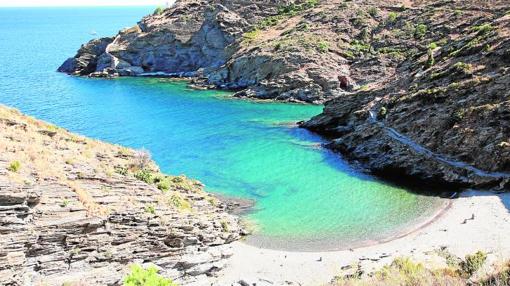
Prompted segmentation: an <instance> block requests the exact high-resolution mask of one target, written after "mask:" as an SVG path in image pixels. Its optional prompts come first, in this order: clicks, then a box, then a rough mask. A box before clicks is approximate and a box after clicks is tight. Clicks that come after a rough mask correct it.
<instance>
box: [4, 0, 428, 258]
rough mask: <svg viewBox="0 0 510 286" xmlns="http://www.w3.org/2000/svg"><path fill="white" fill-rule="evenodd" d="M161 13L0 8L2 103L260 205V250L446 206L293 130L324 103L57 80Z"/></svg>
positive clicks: (345, 242)
mask: <svg viewBox="0 0 510 286" xmlns="http://www.w3.org/2000/svg"><path fill="white" fill-rule="evenodd" d="M153 8H154V7H144V8H140V7H137V8H21V9H19V8H18V9H15V8H8V9H0V26H1V27H2V29H1V30H0V51H1V53H0V103H1V104H5V105H9V106H13V107H16V108H18V109H20V110H21V111H23V112H25V113H27V114H29V115H32V116H35V117H38V118H40V119H43V120H46V121H50V122H52V123H54V124H57V125H59V126H62V127H64V128H67V129H69V130H71V131H73V132H77V133H80V134H83V135H86V136H89V137H93V138H98V139H102V140H106V141H109V142H112V143H117V144H122V145H126V146H129V147H133V148H146V149H148V150H149V151H150V152H151V153H152V154H153V158H154V159H155V160H156V161H157V162H158V163H159V164H160V166H161V168H162V170H163V171H165V172H168V173H172V174H186V175H187V176H189V177H193V178H197V179H199V180H201V181H202V182H204V183H205V184H206V186H207V189H208V190H209V191H212V192H217V193H221V194H227V195H233V196H239V197H244V198H251V199H255V200H256V201H257V206H256V210H257V211H256V212H255V213H253V214H251V215H249V216H248V218H249V219H250V220H252V221H253V222H254V223H256V224H257V225H258V232H257V234H256V235H255V236H253V237H252V238H250V241H251V242H253V243H257V244H259V245H264V246H269V247H278V248H290V249H305V248H306V249H318V248H340V247H348V246H349V245H351V244H352V243H353V242H355V241H360V240H373V239H381V238H385V237H387V236H388V235H391V234H393V233H394V232H395V231H396V230H398V229H401V228H403V227H408V226H410V225H411V224H413V223H415V222H416V220H419V219H421V218H423V217H424V216H427V215H429V214H430V213H431V212H433V211H434V209H435V206H437V204H438V201H437V200H436V199H434V198H430V197H423V196H417V195H414V194H411V193H409V192H407V191H406V190H404V189H402V188H398V187H395V186H392V185H388V184H385V183H382V182H379V181H377V180H375V179H374V178H372V177H369V176H366V175H363V174H361V173H359V172H358V171H357V170H355V169H353V168H351V167H350V166H349V165H348V164H347V163H346V162H344V161H343V160H341V158H340V157H339V156H337V155H335V154H332V153H331V152H329V151H327V150H325V149H322V148H318V146H317V145H318V144H319V143H321V142H322V141H321V139H320V138H319V137H317V136H315V135H313V134H311V133H309V132H307V131H305V130H302V129H298V128H295V127H292V126H290V125H289V124H287V123H289V122H296V121H299V120H305V119H308V118H310V117H311V116H313V115H316V114H318V113H320V111H321V107H319V106H305V105H293V104H282V103H255V102H251V101H243V100H235V99H230V98H229V97H228V96H229V94H227V93H223V92H217V91H193V90H189V89H187V88H186V84H185V83H184V82H175V81H169V80H162V79H127V78H125V79H117V80H103V79H87V78H75V77H70V76H67V75H63V74H59V73H56V72H55V70H56V69H57V68H58V66H59V65H60V64H61V63H62V62H63V61H64V60H65V59H66V58H67V57H69V56H72V55H74V54H75V52H76V50H77V49H78V48H79V46H80V44H82V43H85V42H86V41H88V40H90V39H92V38H93V37H94V36H92V35H91V32H92V31H94V32H96V33H97V36H111V35H113V34H115V33H116V32H117V31H118V30H120V29H122V28H124V27H128V26H133V25H134V24H135V23H136V22H137V21H138V20H139V19H140V18H141V17H142V16H143V15H145V14H148V13H150V12H151V11H152V10H153Z"/></svg>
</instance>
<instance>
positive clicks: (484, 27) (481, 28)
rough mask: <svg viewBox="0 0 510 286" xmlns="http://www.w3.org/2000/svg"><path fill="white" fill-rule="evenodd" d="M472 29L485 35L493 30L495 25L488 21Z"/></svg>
mask: <svg viewBox="0 0 510 286" xmlns="http://www.w3.org/2000/svg"><path fill="white" fill-rule="evenodd" d="M471 29H472V30H473V31H475V32H478V35H485V34H487V33H489V32H492V31H493V30H494V27H493V26H492V25H491V24H488V23H486V24H482V25H479V26H474V27H473V28H471Z"/></svg>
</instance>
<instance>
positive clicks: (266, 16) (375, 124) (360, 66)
mask: <svg viewBox="0 0 510 286" xmlns="http://www.w3.org/2000/svg"><path fill="white" fill-rule="evenodd" d="M204 3H205V2H197V1H190V0H188V1H184V0H183V1H179V2H178V4H177V6H176V7H175V8H171V9H167V10H165V12H164V13H163V14H162V15H159V16H158V15H155V16H148V17H146V18H144V20H142V22H141V23H140V24H139V25H138V26H137V27H135V28H133V29H130V30H128V31H124V32H121V33H120V34H119V35H118V36H117V37H116V38H115V40H114V41H113V43H112V44H110V45H108V46H107V48H105V53H104V54H106V55H104V54H103V55H101V56H99V57H100V58H102V59H100V60H97V62H100V63H115V64H114V65H113V66H109V67H107V68H105V67H106V66H107V65H103V64H101V65H96V70H95V72H93V73H91V74H90V75H92V76H94V75H100V76H112V75H133V74H143V72H152V74H153V75H161V74H158V72H167V73H171V74H175V73H180V74H185V75H189V76H194V77H195V79H194V80H193V84H195V85H205V86H211V87H214V88H225V89H231V90H235V91H236V94H235V96H238V97H250V98H260V99H276V100H282V101H298V102H310V103H323V102H325V101H328V100H329V101H328V102H327V103H326V107H325V110H324V113H323V114H321V115H319V116H317V117H315V118H314V119H312V120H311V121H309V122H306V123H305V124H303V127H306V128H309V129H310V130H313V131H316V132H318V133H320V134H323V135H325V136H328V137H329V138H331V139H332V143H331V144H330V145H329V147H331V148H332V149H334V150H337V151H339V152H341V153H342V154H344V156H346V157H348V158H351V159H353V160H357V161H360V162H361V163H362V164H363V165H364V166H366V167H367V169H369V170H371V171H372V172H374V173H376V174H378V175H381V176H384V177H392V178H398V179H402V178H412V179H416V178H418V179H420V180H422V181H426V182H428V183H431V184H441V185H442V184H445V183H446V184H448V185H450V186H454V187H480V188H496V189H508V188H509V187H508V185H509V183H508V181H509V180H510V179H509V178H510V169H509V168H510V167H509V166H510V163H509V161H508V160H509V159H508V158H509V149H508V148H509V144H510V143H509V142H510V141H509V140H510V139H509V137H510V136H509V130H508V128H507V126H508V118H507V117H508V116H507V113H508V100H509V95H508V92H507V91H506V90H507V87H508V78H507V67H508V57H509V56H508V49H509V47H508V41H507V36H508V22H509V19H508V17H509V16H508V13H507V7H506V5H505V4H506V3H505V1H492V2H491V3H490V4H487V3H486V2H484V1H470V2H469V3H467V2H466V1H377V0H372V1H341V0H338V1H313V0H310V1H285V2H284V1H265V2H264V1H256V2H252V1H251V2H249V3H247V2H246V1H214V2H213V3H212V4H210V5H209V4H208V5H205V4H204ZM265 3H271V5H264V4H265ZM183 18H184V19H187V20H188V21H190V25H188V26H186V27H187V28H186V29H184V30H179V27H183V25H182V23H183V20H182V19H183ZM446 19H448V20H446ZM161 31H167V32H165V33H160V32H161ZM208 33H211V34H210V35H209V34H208ZM162 35H164V36H162ZM213 38H214V40H207V39H213ZM166 39H169V40H168V41H170V42H171V43H172V44H171V45H167V44H166V43H168V42H165V41H167V40H166ZM92 46H97V47H101V46H102V45H100V44H92ZM198 47H205V48H203V49H202V50H201V52H198V51H197V48H198ZM204 49H205V50H206V51H204ZM89 50H91V49H90V48H88V49H84V51H85V52H81V53H78V55H77V56H76V57H75V59H74V60H69V61H70V62H71V63H74V62H76V61H77V62H80V59H81V58H82V57H84V58H85V59H87V58H91V57H89V55H91V54H94V53H93V52H89ZM156 50H157V52H155V51H156ZM201 53H202V54H201ZM153 54H154V55H156V56H155V57H153V56H152V55H153ZM194 55H199V56H197V57H198V58H200V60H196V58H197V57H195V56H194ZM146 57H147V59H149V60H145V61H144V60H143V59H145V58H146ZM92 58H93V57H92ZM103 58H104V59H103ZM109 59H110V60H109ZM152 59H157V60H155V61H153V60H152ZM91 62H93V61H91ZM156 62H157V63H156ZM85 63H86V61H85ZM68 65H70V64H69V63H68ZM81 66H88V65H87V64H81ZM142 70H143V72H142ZM76 71H79V69H72V70H71V72H76ZM78 74H82V73H81V72H78ZM85 74H86V73H85Z"/></svg>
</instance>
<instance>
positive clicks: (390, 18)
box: [386, 12, 398, 24]
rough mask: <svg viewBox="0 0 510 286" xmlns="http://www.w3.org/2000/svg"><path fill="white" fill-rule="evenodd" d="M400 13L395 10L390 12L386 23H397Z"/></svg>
mask: <svg viewBox="0 0 510 286" xmlns="http://www.w3.org/2000/svg"><path fill="white" fill-rule="evenodd" d="M397 17H398V14H397V13H395V12H390V13H388V16H387V17H386V23H389V24H391V23H395V22H396V21H397Z"/></svg>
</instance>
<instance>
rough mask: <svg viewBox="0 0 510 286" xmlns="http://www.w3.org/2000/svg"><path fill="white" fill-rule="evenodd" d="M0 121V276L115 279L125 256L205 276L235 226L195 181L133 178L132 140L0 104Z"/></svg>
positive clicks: (164, 270) (216, 265)
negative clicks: (76, 130)
mask: <svg viewBox="0 0 510 286" xmlns="http://www.w3.org/2000/svg"><path fill="white" fill-rule="evenodd" d="M0 127H1V128H0V146H1V148H2V152H1V153H0V233H1V235H0V284H2V285H63V284H64V283H78V284H77V285H82V284H86V285H120V284H122V278H123V277H124V276H125V275H126V273H127V272H128V271H129V267H128V266H129V264H132V263H138V264H142V265H143V264H154V265H156V266H157V267H158V268H160V269H161V271H160V273H161V274H162V275H165V276H167V277H169V278H173V279H175V280H176V281H178V282H179V283H182V284H183V285H186V284H188V283H191V282H196V281H201V282H200V283H206V282H205V281H207V276H208V275H209V276H210V275H215V273H216V272H217V271H219V270H221V269H222V268H223V266H224V260H225V259H226V258H228V257H229V256H231V254H232V253H231V250H230V247H229V245H228V244H229V243H230V242H232V241H235V240H237V239H239V238H240V236H241V234H242V233H243V230H242V229H241V227H240V226H239V221H238V218H237V217H234V216H231V215H229V214H227V213H226V212H225V208H226V206H225V205H224V204H222V203H221V202H219V201H218V200H217V199H215V198H213V197H211V196H209V195H208V194H207V193H205V192H203V190H202V185H201V184H200V183H199V182H197V181H193V180H190V179H187V178H184V177H167V179H170V181H168V182H169V185H168V186H167V187H165V188H166V189H168V190H166V191H164V192H163V191H160V190H158V188H156V186H154V185H152V184H147V183H145V182H143V181H140V180H139V179H136V178H135V177H134V176H133V174H134V173H132V171H131V170H132V168H133V166H136V165H139V163H138V162H140V159H139V158H138V157H137V155H136V154H137V153H135V152H133V151H132V150H129V149H126V148H121V147H118V146H113V145H108V144H105V143H101V142H98V141H93V140H90V139H86V138H83V137H80V136H76V135H73V134H70V133H68V132H67V131H65V130H62V129H58V128H56V127H54V126H51V125H48V124H46V123H43V122H40V121H36V120H34V119H31V118H28V117H25V116H23V115H21V114H20V113H18V112H16V111H14V110H9V109H6V108H4V107H0ZM13 162H20V164H19V168H18V169H16V170H14V169H12V165H13ZM142 163H143V164H145V165H146V166H145V167H144V169H145V170H147V172H151V174H153V176H162V174H160V173H159V172H158V170H157V167H156V166H155V165H154V163H152V162H149V161H147V162H142ZM133 171H134V169H133ZM161 178H163V177H161ZM80 283H82V284H80Z"/></svg>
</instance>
